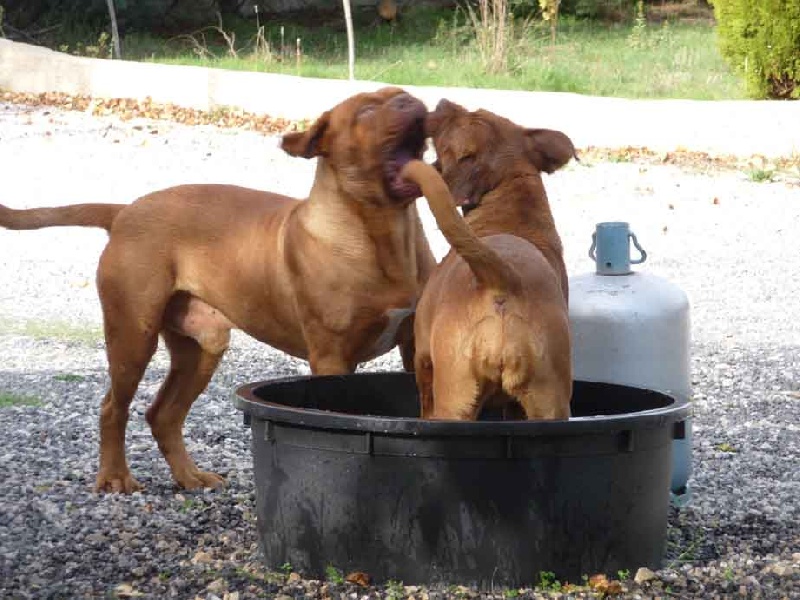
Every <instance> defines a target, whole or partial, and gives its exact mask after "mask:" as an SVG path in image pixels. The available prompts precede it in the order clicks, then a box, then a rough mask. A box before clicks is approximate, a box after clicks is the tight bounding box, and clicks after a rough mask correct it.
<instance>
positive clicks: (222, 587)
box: [206, 579, 228, 594]
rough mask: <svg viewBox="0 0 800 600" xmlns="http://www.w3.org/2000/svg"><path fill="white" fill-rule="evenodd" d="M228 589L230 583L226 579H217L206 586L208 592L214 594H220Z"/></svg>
mask: <svg viewBox="0 0 800 600" xmlns="http://www.w3.org/2000/svg"><path fill="white" fill-rule="evenodd" d="M227 589H228V582H227V581H225V580H224V579H215V580H214V581H212V582H211V583H209V584H208V585H207V586H206V590H208V591H209V592H211V593H212V594H220V593H222V592H225V591H226V590H227Z"/></svg>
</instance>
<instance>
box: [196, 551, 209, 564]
mask: <svg viewBox="0 0 800 600" xmlns="http://www.w3.org/2000/svg"><path fill="white" fill-rule="evenodd" d="M212 560H213V559H212V558H211V555H210V554H209V553H208V552H203V551H202V550H200V551H199V552H198V553H197V554H195V555H194V556H193V557H192V564H193V565H197V564H208V563H210V562H211V561H212Z"/></svg>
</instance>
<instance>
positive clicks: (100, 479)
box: [94, 471, 142, 494]
mask: <svg viewBox="0 0 800 600" xmlns="http://www.w3.org/2000/svg"><path fill="white" fill-rule="evenodd" d="M141 489H142V485H141V484H140V483H139V482H138V481H136V479H134V477H133V475H131V474H130V473H126V474H116V475H113V474H110V473H103V472H102V471H101V472H100V473H98V474H97V479H96V480H95V484H94V491H95V492H105V493H111V494H132V493H133V492H138V491H139V490H141Z"/></svg>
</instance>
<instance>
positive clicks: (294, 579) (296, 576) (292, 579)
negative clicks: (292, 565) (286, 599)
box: [286, 571, 303, 583]
mask: <svg viewBox="0 0 800 600" xmlns="http://www.w3.org/2000/svg"><path fill="white" fill-rule="evenodd" d="M302 579H303V578H302V577H300V575H299V573H295V572H294V571H292V572H291V573H289V577H287V578H286V583H297V582H299V581H301V580H302Z"/></svg>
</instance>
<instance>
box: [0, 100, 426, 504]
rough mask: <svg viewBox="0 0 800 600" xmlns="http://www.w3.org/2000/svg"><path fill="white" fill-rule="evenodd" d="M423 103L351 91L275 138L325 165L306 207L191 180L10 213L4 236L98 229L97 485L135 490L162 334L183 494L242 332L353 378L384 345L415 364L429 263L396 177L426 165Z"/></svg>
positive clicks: (156, 419) (162, 431) (1, 211)
mask: <svg viewBox="0 0 800 600" xmlns="http://www.w3.org/2000/svg"><path fill="white" fill-rule="evenodd" d="M426 114H427V110H426V108H425V106H424V105H423V104H422V102H420V101H419V100H417V99H416V98H414V97H412V96H410V95H409V94H407V93H405V92H404V91H402V90H401V89H398V88H386V89H383V90H380V91H378V92H376V93H368V94H359V95H356V96H354V97H352V98H349V99H348V100H345V101H344V102H342V103H341V104H339V105H338V106H336V107H335V108H333V109H332V110H330V111H328V112H326V113H324V114H323V115H322V116H321V117H320V118H319V120H317V121H316V123H314V125H313V126H312V127H311V128H310V129H309V130H308V131H306V132H302V133H289V134H286V135H285V136H284V137H283V143H282V146H283V149H284V150H285V151H286V152H288V153H289V154H291V155H293V156H301V157H305V158H312V157H318V159H319V160H318V162H317V170H316V176H315V179H314V184H313V187H312V189H311V193H310V195H309V197H308V199H307V200H305V201H301V200H298V199H295V198H289V197H286V196H281V195H278V194H273V193H269V192H262V191H256V190H251V189H245V188H240V187H234V186H223V185H186V186H179V187H174V188H169V189H166V190H163V191H159V192H155V193H152V194H149V195H147V196H144V197H142V198H140V199H138V200H136V201H135V202H133V203H132V204H131V205H109V204H83V205H76V206H64V207H56V208H38V209H30V210H12V209H10V208H7V207H4V206H0V226H4V227H7V228H9V229H38V228H40V227H51V226H59V225H78V226H91V227H102V228H105V229H107V230H108V231H109V241H108V245H107V246H106V248H105V250H104V251H103V254H102V256H101V258H100V264H99V267H98V272H97V287H98V292H99V295H100V301H101V304H102V307H103V317H104V328H105V339H106V350H107V354H108V362H109V374H110V377H111V386H110V389H109V391H108V394H107V395H106V397H105V399H104V400H103V405H102V410H101V415H100V467H99V472H98V474H97V481H96V488H97V489H98V490H107V491H114V492H132V491H134V490H137V489H139V488H140V485H139V484H138V483H137V481H136V480H135V479H134V478H133V477H132V476H131V473H130V471H129V470H128V465H127V462H126V457H125V428H126V424H127V421H128V407H129V405H130V402H131V400H132V398H133V395H134V393H135V392H136V388H137V386H138V384H139V381H140V379H141V378H142V375H143V373H144V371H145V368H146V367H147V364H148V363H149V361H150V359H151V357H152V356H153V353H154V352H155V350H156V346H157V340H158V336H159V334H161V335H162V336H163V338H164V341H165V343H166V346H167V349H168V350H169V354H170V360H171V369H170V373H169V375H168V377H167V379H166V381H165V382H164V384H163V385H162V387H161V390H160V391H159V393H158V396H157V397H156V399H155V402H154V403H153V404H152V405H151V406H150V407H149V409H148V411H147V415H146V416H147V421H148V423H149V424H150V428H151V430H152V433H153V436H154V437H155V439H156V441H157V442H158V446H159V448H160V449H161V452H162V453H163V454H164V457H165V458H166V460H167V462H168V463H169V466H170V468H171V470H172V474H173V477H174V478H175V481H176V482H177V483H178V485H180V486H181V487H184V488H199V487H209V486H211V487H214V486H218V485H220V484H221V483H222V479H221V478H220V477H219V476H218V475H216V474H214V473H208V472H204V471H201V470H199V469H198V468H197V466H196V465H195V463H194V462H193V461H192V459H191V458H190V456H189V454H188V453H187V451H186V448H185V446H184V440H183V431H182V430H183V422H184V419H185V418H186V415H187V413H188V411H189V409H190V407H191V405H192V403H193V402H194V400H195V399H196V398H197V396H198V395H199V394H200V393H201V392H202V391H203V389H205V387H206V385H207V384H208V381H209V379H210V378H211V376H212V374H213V373H214V370H215V369H216V367H217V365H218V363H219V361H220V359H221V358H222V355H223V353H224V352H225V350H226V349H227V347H228V343H229V340H230V330H231V329H232V328H239V329H242V330H243V331H245V332H246V333H248V334H249V335H251V336H253V337H254V338H256V339H258V340H260V341H262V342H265V343H267V344H270V345H271V346H274V347H275V348H278V349H280V350H282V351H284V352H287V353H289V354H292V355H294V356H297V357H301V358H305V359H307V360H308V361H309V363H310V365H311V370H312V372H313V373H315V374H340V373H351V372H353V371H354V370H355V368H356V365H357V364H358V363H359V362H361V361H365V360H368V359H371V358H373V357H375V356H378V355H380V354H382V353H384V352H387V351H388V350H390V349H391V348H392V347H393V346H394V345H395V344H396V343H397V340H398V336H399V334H400V333H403V332H402V331H401V332H398V327H400V326H401V323H404V321H405V323H404V328H405V332H404V333H405V334H406V335H405V338H404V344H403V346H402V347H401V351H402V352H403V355H404V364H406V365H407V367H410V366H411V365H412V362H411V361H412V360H413V346H412V343H411V342H412V337H411V334H412V327H411V325H410V323H409V319H408V318H407V317H408V316H409V315H410V314H411V312H412V310H413V308H414V305H415V303H416V300H417V297H418V294H419V291H420V290H421V287H422V285H423V283H424V281H425V279H426V278H427V276H428V273H429V272H430V270H431V269H432V268H433V266H434V265H435V261H434V258H433V255H432V254H431V252H430V249H429V247H428V243H427V241H426V239H425V236H424V233H423V230H422V225H421V222H420V220H419V217H418V214H417V211H416V207H415V206H414V204H413V201H414V200H415V199H416V198H417V197H418V196H420V195H421V192H420V190H419V188H418V187H417V186H416V185H415V184H413V183H409V182H407V181H404V180H402V179H400V177H399V171H400V169H401V168H402V166H403V165H404V164H405V163H406V162H408V161H409V160H411V159H414V158H419V157H420V156H421V155H422V151H423V146H424V142H425V137H424V119H425V115H426Z"/></svg>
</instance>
